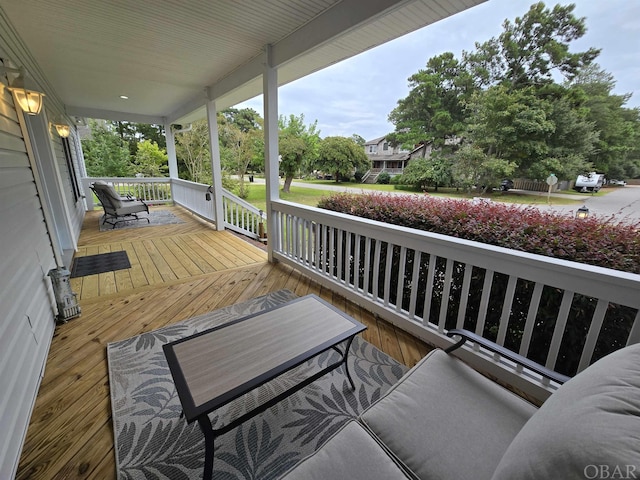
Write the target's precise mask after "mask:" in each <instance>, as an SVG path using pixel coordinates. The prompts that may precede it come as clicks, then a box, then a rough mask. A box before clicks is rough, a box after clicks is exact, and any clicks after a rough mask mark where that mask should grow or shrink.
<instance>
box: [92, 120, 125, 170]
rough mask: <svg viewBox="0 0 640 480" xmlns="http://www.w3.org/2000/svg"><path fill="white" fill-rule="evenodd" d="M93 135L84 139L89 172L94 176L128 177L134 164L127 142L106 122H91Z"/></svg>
mask: <svg viewBox="0 0 640 480" xmlns="http://www.w3.org/2000/svg"><path fill="white" fill-rule="evenodd" d="M89 128H90V129H91V137H89V138H85V139H83V140H82V151H83V153H84V159H85V165H86V167H87V174H89V175H90V176H92V177H128V176H130V175H132V174H133V165H132V164H131V156H130V155H129V149H128V147H127V144H126V143H125V142H124V141H123V140H122V139H121V138H120V137H119V136H118V134H117V133H116V132H115V131H114V130H113V128H112V127H111V126H110V125H109V124H106V123H99V122H97V121H95V120H91V121H90V122H89Z"/></svg>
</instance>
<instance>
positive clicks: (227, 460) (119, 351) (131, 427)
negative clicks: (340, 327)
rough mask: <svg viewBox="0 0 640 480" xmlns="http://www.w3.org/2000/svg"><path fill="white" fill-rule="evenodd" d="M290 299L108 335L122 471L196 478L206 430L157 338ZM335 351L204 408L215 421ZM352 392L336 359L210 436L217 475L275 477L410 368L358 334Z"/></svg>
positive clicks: (123, 475) (283, 296)
mask: <svg viewBox="0 0 640 480" xmlns="http://www.w3.org/2000/svg"><path fill="white" fill-rule="evenodd" d="M294 298H296V296H295V295H294V294H293V293H291V292H289V291H287V290H281V291H279V292H275V293H272V294H269V295H265V296H263V297H258V298H254V299H252V300H250V301H248V302H244V303H240V304H237V305H232V306H230V307H227V308H223V309H220V310H216V311H214V312H211V313H208V314H205V315H201V316H198V317H194V318H191V319H188V320H185V321H183V322H180V323H176V324H173V325H170V326H168V327H165V328H162V329H159V330H156V331H154V332H150V333H146V334H143V335H139V336H137V337H133V338H130V339H128V340H123V341H120V342H115V343H110V344H109V345H108V347H107V355H108V360H109V385H110V390H111V406H112V410H113V422H114V435H115V451H116V464H117V472H118V478H119V479H121V480H122V479H159V478H170V479H200V478H202V471H203V466H204V437H203V435H202V432H201V431H200V428H199V427H198V424H197V422H194V423H192V424H187V422H186V420H185V419H184V418H180V413H181V407H180V401H179V400H178V397H177V394H176V391H175V388H174V385H173V381H172V378H171V374H170V373H169V369H168V367H167V364H166V360H165V357H164V353H163V351H162V344H164V343H168V342H171V341H173V340H176V339H179V338H182V337H185V336H188V335H191V334H193V333H195V332H198V331H202V330H204V329H207V328H210V327H212V326H215V325H219V324H221V323H225V322H228V321H230V320H233V319H235V318H239V317H241V316H244V315H247V314H250V313H254V312H258V311H260V310H263V309H266V308H270V307H273V306H275V305H279V304H282V303H285V302H287V301H289V300H292V299H294ZM333 355H337V354H336V353H335V352H333V351H331V352H326V353H324V354H322V355H320V356H319V357H317V358H315V359H313V360H311V361H309V362H307V363H306V364H303V365H301V366H300V367H298V368H297V369H294V370H292V371H290V372H288V373H287V374H285V375H284V376H282V377H280V378H279V379H277V380H274V381H273V382H270V383H268V384H266V385H264V386H262V387H260V388H259V389H257V390H255V391H254V392H251V393H249V394H247V395H245V396H244V397H241V398H239V399H237V400H236V401H234V402H232V403H231V404H229V405H228V406H226V407H224V408H221V409H219V410H216V411H215V412H213V413H211V414H210V418H211V421H212V424H213V426H214V428H215V427H216V426H220V425H223V424H226V423H228V421H229V419H230V418H236V417H237V416H238V415H239V414H241V413H242V412H244V411H245V410H246V409H249V408H252V407H253V406H255V405H256V404H258V403H262V402H263V400H262V399H263V398H269V397H271V396H272V395H274V394H277V393H279V392H280V391H282V390H283V389H285V388H287V386H288V385H291V384H294V383H297V381H298V380H297V379H298V378H299V377H300V376H303V377H306V376H308V375H309V372H313V371H314V370H315V369H317V368H318V365H319V364H322V365H326V364H327V361H328V359H330V358H333V357H332V356H333ZM349 370H350V372H351V375H352V376H353V379H354V382H355V384H356V391H355V392H352V391H351V388H350V386H349V382H348V380H347V378H346V376H345V374H344V371H343V369H342V368H338V369H336V370H334V371H333V372H332V373H329V374H327V375H325V376H323V377H321V378H320V379H319V380H317V381H316V382H314V383H312V384H311V385H309V386H308V387H306V388H304V389H302V390H300V391H299V392H297V393H296V394H294V395H292V396H291V397H288V398H287V399H285V400H283V401H282V402H280V403H279V404H278V405H276V406H274V407H273V408H271V409H269V410H267V411H265V412H264V413H262V414H260V415H258V416H256V417H254V418H253V419H251V420H249V421H247V422H245V423H244V424H242V425H241V426H239V427H238V428H236V429H235V430H232V431H231V432H229V433H227V434H225V435H222V436H220V437H218V438H216V442H215V459H214V474H213V477H214V478H215V479H228V480H230V479H247V480H248V479H258V478H259V479H275V478H278V477H279V476H281V475H282V474H283V473H284V472H285V471H287V470H288V469H289V468H291V467H292V466H293V465H295V464H296V463H297V462H299V461H300V460H301V459H303V458H304V457H306V456H307V455H309V454H310V453H312V452H313V451H315V450H316V449H317V448H318V447H319V446H320V445H322V444H323V443H324V442H325V441H326V439H327V438H328V437H329V436H331V435H332V434H333V433H334V432H335V431H336V430H337V429H338V428H339V427H340V426H341V425H342V424H343V423H344V422H346V421H347V420H348V419H350V418H354V417H357V416H358V415H359V414H360V413H361V412H362V411H363V410H364V409H365V408H367V407H368V406H369V405H370V404H371V403H373V402H374V401H375V400H377V399H378V398H379V397H380V396H381V395H382V394H383V393H384V392H385V391H386V390H387V389H388V388H389V387H390V386H391V385H393V384H394V383H395V382H397V381H398V379H399V378H400V377H401V376H402V375H403V374H404V373H405V372H406V370H407V369H406V367H404V366H403V365H400V364H399V363H398V362H396V361H395V360H393V359H392V358H390V357H389V356H387V355H386V354H384V353H382V352H381V351H380V350H378V349H376V348H375V347H374V346H372V345H371V344H369V343H367V342H366V341H364V340H362V339H361V338H360V337H356V338H355V340H354V342H353V344H352V347H351V351H350V353H349Z"/></svg>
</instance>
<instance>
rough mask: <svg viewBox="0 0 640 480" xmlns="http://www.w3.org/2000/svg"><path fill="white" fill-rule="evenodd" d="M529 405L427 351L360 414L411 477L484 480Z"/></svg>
mask: <svg viewBox="0 0 640 480" xmlns="http://www.w3.org/2000/svg"><path fill="white" fill-rule="evenodd" d="M535 411H536V408H535V407H534V406H533V405H531V404H530V403H528V402H526V401H524V400H522V399H521V398H520V397H518V396H516V395H514V394H512V393H511V392H509V391H508V390H506V389H504V388H502V387H500V386H499V385H497V384H496V383H494V382H492V381H490V380H489V379H487V378H486V377H484V376H482V375H480V374H479V373H478V372H476V371H475V370H473V369H472V368H470V367H469V366H467V365H465V364H464V363H462V362H461V361H459V360H457V359H456V358H454V357H452V356H450V355H447V354H446V353H444V352H443V351H442V350H434V351H433V352H431V353H430V354H429V355H428V356H427V357H425V358H424V359H423V360H421V361H420V362H419V363H418V364H417V365H416V366H415V367H413V369H411V370H410V371H409V372H408V373H407V374H406V375H405V376H404V377H403V378H402V379H401V380H400V382H399V383H398V384H396V385H395V386H394V387H393V388H392V389H390V390H389V392H388V393H387V394H386V395H385V396H384V397H382V398H381V399H380V400H379V401H378V402H376V403H375V404H374V405H372V406H371V407H369V409H368V410H366V411H365V412H364V413H363V414H362V415H361V417H360V420H361V421H362V422H364V423H365V424H366V425H367V427H368V428H370V429H371V430H372V431H373V432H374V433H375V435H377V436H378V438H379V439H380V440H381V441H382V442H383V443H384V444H385V445H386V446H387V447H388V448H389V450H391V451H392V452H393V453H394V454H395V455H396V456H397V457H398V458H399V459H400V460H401V461H402V462H403V463H404V464H405V465H406V466H407V467H408V468H409V469H410V470H411V471H412V472H413V473H414V474H415V475H417V476H418V477H420V478H424V479H427V478H428V479H446V478H450V479H455V480H464V479H473V480H479V479H489V478H491V475H492V474H493V472H494V470H495V467H496V465H498V462H499V461H500V459H501V458H502V455H503V453H504V452H505V450H506V449H507V447H508V446H509V444H510V443H511V441H512V440H513V438H514V437H515V436H516V434H517V433H518V432H519V431H520V429H521V428H522V426H523V425H524V424H525V422H526V421H527V420H528V419H529V417H531V415H533V413H534V412H535Z"/></svg>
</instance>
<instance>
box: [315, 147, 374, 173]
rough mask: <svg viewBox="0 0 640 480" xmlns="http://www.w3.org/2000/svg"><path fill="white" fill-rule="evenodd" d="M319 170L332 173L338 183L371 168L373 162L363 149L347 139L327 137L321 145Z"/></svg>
mask: <svg viewBox="0 0 640 480" xmlns="http://www.w3.org/2000/svg"><path fill="white" fill-rule="evenodd" d="M316 165H317V167H318V169H319V170H322V171H324V172H332V173H333V174H334V176H335V179H336V182H339V181H340V177H346V178H350V177H351V176H352V175H353V173H354V171H356V170H366V169H369V168H371V162H370V161H369V158H368V157H367V155H366V154H365V153H364V150H363V148H362V147H361V146H360V145H358V144H357V143H356V142H354V141H353V140H352V139H351V138H346V137H326V138H324V139H323V140H322V142H321V143H320V149H319V152H318V160H317V163H316Z"/></svg>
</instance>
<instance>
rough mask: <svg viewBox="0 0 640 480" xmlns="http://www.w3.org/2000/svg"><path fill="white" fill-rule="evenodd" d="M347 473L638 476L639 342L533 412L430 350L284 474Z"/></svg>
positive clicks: (370, 476)
mask: <svg viewBox="0 0 640 480" xmlns="http://www.w3.org/2000/svg"><path fill="white" fill-rule="evenodd" d="M471 335H472V336H473V334H471ZM463 342H464V339H463V341H462V342H460V343H463ZM498 348H501V347H498ZM516 357H518V356H517V355H516ZM542 370H544V369H543V368H542ZM347 478H348V479H363V480H390V479H406V478H412V479H416V478H417V479H425V480H426V479H434V480H435V479H438V480H441V479H451V480H464V479H473V480H482V479H493V480H514V479H517V480H526V479H539V480H549V479H563V480H566V479H581V480H584V479H596V478H597V479H602V478H625V479H631V478H640V344H636V345H633V346H629V347H626V348H624V349H621V350H618V351H617V352H614V353H612V354H610V355H608V356H606V357H604V358H602V359H600V360H599V361H597V362H596V363H594V364H593V365H591V366H590V367H589V368H587V369H586V370H584V371H583V372H581V373H580V374H578V375H576V376H575V377H574V378H572V379H570V380H569V381H568V382H567V383H565V384H564V385H562V386H560V387H559V388H558V390H557V391H556V392H555V393H553V394H552V395H551V396H550V397H549V398H548V399H547V401H546V402H545V403H544V404H543V405H542V407H541V408H540V409H538V408H536V407H535V406H533V405H532V404H530V403H529V402H527V401H525V400H523V399H522V398H521V397H519V396H517V395H515V394H513V393H511V392H510V391H508V390H507V389H505V388H503V387H501V386H499V385H498V384H497V383H495V382H493V381H491V380H489V379H487V378H486V377H484V376H483V375H481V374H479V373H478V372H476V371H475V370H473V369H472V368H470V367H469V366H467V365H466V364H464V363H463V362H462V361H460V360H458V359H457V358H455V357H454V356H452V355H451V354H448V353H446V352H445V351H442V350H434V351H432V352H431V353H430V354H429V355H427V356H426V357H425V358H424V359H422V360H421V361H420V362H419V363H418V364H417V365H416V366H415V367H414V368H412V369H411V370H410V371H409V372H407V374H406V375H405V376H404V377H403V378H402V379H401V380H400V382H399V383H398V384H396V385H395V386H394V387H392V388H391V389H390V390H389V391H388V392H387V393H386V394H385V395H384V396H383V397H382V398H380V399H379V400H378V401H377V402H376V403H374V404H373V405H372V406H371V407H369V408H368V409H367V410H366V411H365V412H363V413H362V414H361V415H360V417H359V418H358V419H357V420H352V421H350V422H348V423H347V424H346V425H344V426H343V427H342V428H341V429H340V430H339V431H338V432H337V433H336V434H334V435H333V436H332V437H331V438H330V439H329V440H328V441H327V442H326V443H325V444H324V445H323V446H322V447H321V448H320V449H319V450H318V451H316V452H315V453H314V454H313V455H311V456H310V457H307V458H306V459H305V460H303V461H302V462H301V463H299V464H298V465H297V466H295V467H294V468H293V469H292V470H290V471H289V472H287V474H285V476H284V477H283V479H286V480H293V479H317V480H326V479H347Z"/></svg>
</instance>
